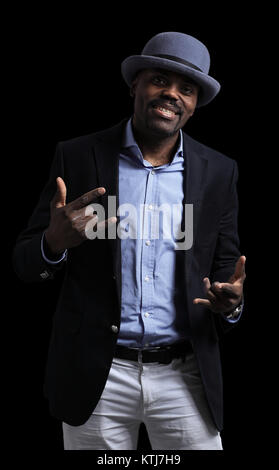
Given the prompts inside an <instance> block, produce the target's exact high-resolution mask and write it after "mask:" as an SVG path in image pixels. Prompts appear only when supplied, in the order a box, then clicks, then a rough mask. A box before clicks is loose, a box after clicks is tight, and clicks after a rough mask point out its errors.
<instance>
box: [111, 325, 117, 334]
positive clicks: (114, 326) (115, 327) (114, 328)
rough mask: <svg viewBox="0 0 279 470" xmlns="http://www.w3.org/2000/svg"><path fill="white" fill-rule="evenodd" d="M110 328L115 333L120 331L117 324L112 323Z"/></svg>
mask: <svg viewBox="0 0 279 470" xmlns="http://www.w3.org/2000/svg"><path fill="white" fill-rule="evenodd" d="M110 329H111V331H112V332H113V333H118V326H116V325H111V327H110Z"/></svg>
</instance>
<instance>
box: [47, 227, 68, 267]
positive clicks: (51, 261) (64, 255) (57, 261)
mask: <svg viewBox="0 0 279 470" xmlns="http://www.w3.org/2000/svg"><path fill="white" fill-rule="evenodd" d="M44 238H45V232H44V233H43V236H42V238H41V253H42V257H43V259H44V260H45V261H46V262H47V263H49V264H59V263H61V261H63V260H64V259H65V258H66V256H67V250H65V251H64V253H62V254H61V257H60V258H59V259H57V260H55V261H53V260H50V259H49V258H47V256H46V255H45V251H44Z"/></svg>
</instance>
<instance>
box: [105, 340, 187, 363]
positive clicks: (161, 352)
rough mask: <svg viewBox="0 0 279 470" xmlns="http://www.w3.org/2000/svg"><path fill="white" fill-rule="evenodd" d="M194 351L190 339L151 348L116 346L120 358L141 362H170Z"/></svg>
mask: <svg viewBox="0 0 279 470" xmlns="http://www.w3.org/2000/svg"><path fill="white" fill-rule="evenodd" d="M192 352H193V348H192V345H191V343H190V341H185V342H180V343H174V344H171V345H169V346H163V347H161V346H160V347H156V348H155V347H154V348H150V349H137V348H127V347H126V346H120V345H117V346H116V350H115V353H114V356H115V357H118V358H119V359H129V360H130V361H136V362H138V361H139V360H140V361H141V362H160V363H161V364H169V363H170V362H171V361H172V360H173V359H175V358H178V357H182V358H183V360H185V357H186V355H188V354H190V353H192Z"/></svg>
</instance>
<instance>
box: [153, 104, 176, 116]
mask: <svg viewBox="0 0 279 470" xmlns="http://www.w3.org/2000/svg"><path fill="white" fill-rule="evenodd" d="M156 107H157V109H159V110H160V111H162V112H163V113H165V114H168V115H169V116H172V115H173V114H174V112H173V111H170V109H165V108H162V107H161V106H156Z"/></svg>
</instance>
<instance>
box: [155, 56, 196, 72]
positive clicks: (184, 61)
mask: <svg viewBox="0 0 279 470" xmlns="http://www.w3.org/2000/svg"><path fill="white" fill-rule="evenodd" d="M150 57H160V58H162V59H168V60H173V61H174V62H179V63H180V64H183V65H187V67H191V68H192V69H195V70H198V71H199V72H202V69H200V68H199V67H197V66H196V65H194V64H192V63H191V62H188V61H187V60H184V59H180V58H179V57H175V56H174V55H166V54H151V55H150Z"/></svg>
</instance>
